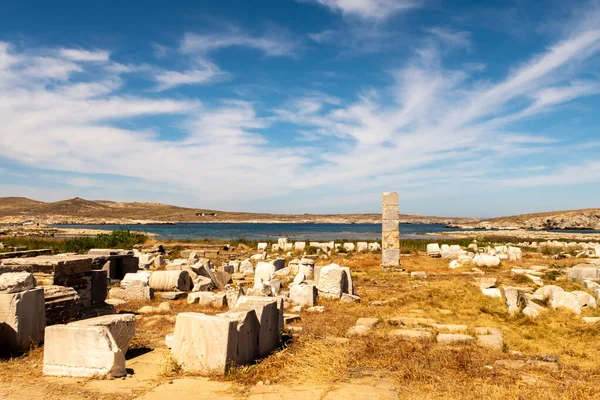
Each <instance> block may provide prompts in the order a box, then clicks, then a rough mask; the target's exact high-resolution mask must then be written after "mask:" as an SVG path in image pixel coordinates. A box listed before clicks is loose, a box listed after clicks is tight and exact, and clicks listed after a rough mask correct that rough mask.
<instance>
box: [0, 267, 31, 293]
mask: <svg viewBox="0 0 600 400" xmlns="http://www.w3.org/2000/svg"><path fill="white" fill-rule="evenodd" d="M35 285H36V282H35V278H34V277H33V274H32V273H31V272H26V271H22V272H6V273H4V274H0V293H19V292H24V291H26V290H30V289H33V288H34V287H35Z"/></svg>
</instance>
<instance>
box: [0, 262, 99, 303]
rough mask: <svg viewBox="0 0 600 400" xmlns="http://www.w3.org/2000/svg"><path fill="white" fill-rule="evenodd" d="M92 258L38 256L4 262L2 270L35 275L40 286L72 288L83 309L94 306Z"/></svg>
mask: <svg viewBox="0 0 600 400" xmlns="http://www.w3.org/2000/svg"><path fill="white" fill-rule="evenodd" d="M91 257H92V256H80V255H65V256H38V257H30V258H11V259H5V260H2V268H3V269H8V270H11V271H12V272H16V271H27V272H31V273H33V275H34V277H35V280H36V283H37V284H38V285H43V286H46V285H57V286H66V287H71V288H73V289H75V290H76V291H77V294H78V295H79V299H80V300H79V301H80V303H81V307H82V308H87V307H90V306H91V304H92V272H91V271H92V258H91Z"/></svg>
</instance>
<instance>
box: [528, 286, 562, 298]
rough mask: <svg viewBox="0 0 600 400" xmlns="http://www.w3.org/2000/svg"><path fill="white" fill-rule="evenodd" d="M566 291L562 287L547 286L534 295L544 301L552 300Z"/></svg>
mask: <svg viewBox="0 0 600 400" xmlns="http://www.w3.org/2000/svg"><path fill="white" fill-rule="evenodd" d="M564 291H565V290H564V289H563V288H561V287H560V286H555V285H546V286H543V287H541V288H539V289H537V290H536V291H535V292H534V293H533V295H534V296H540V297H541V298H542V299H551V298H552V297H554V295H555V294H557V293H563V292H564Z"/></svg>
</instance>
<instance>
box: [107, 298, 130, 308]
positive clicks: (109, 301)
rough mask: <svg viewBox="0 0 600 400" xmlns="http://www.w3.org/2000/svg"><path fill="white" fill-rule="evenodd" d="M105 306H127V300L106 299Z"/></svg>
mask: <svg viewBox="0 0 600 400" xmlns="http://www.w3.org/2000/svg"><path fill="white" fill-rule="evenodd" d="M106 304H110V305H111V306H123V305H125V304H127V300H121V299H106Z"/></svg>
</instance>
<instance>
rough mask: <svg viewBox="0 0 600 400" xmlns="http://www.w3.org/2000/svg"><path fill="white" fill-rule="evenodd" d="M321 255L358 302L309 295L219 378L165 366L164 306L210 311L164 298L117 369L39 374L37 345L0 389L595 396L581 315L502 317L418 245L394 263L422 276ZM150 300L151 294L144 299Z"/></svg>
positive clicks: (167, 317) (375, 261) (467, 278)
mask: <svg viewBox="0 0 600 400" xmlns="http://www.w3.org/2000/svg"><path fill="white" fill-rule="evenodd" d="M331 261H333V262H336V263H339V264H340V265H345V266H348V267H350V268H351V270H352V274H353V276H354V282H355V286H356V291H357V294H358V295H359V296H360V297H361V302H360V303H353V304H347V303H342V302H339V301H334V300H320V301H319V304H321V305H323V306H324V307H325V311H324V312H323V313H318V312H317V313H311V312H307V311H303V312H302V313H301V321H299V322H294V323H292V324H290V325H288V331H289V332H291V337H290V339H289V341H288V342H287V344H286V345H285V346H284V347H283V348H282V349H280V350H277V351H276V352H274V353H273V354H272V355H270V356H268V357H267V358H265V359H263V360H261V361H260V362H258V363H257V364H256V365H254V366H250V367H241V368H239V369H237V370H235V371H232V372H231V373H230V374H228V375H226V376H224V377H217V376H213V377H201V376H197V375H193V374H184V373H181V372H179V371H177V370H176V366H175V365H174V364H173V362H172V359H171V358H170V356H169V351H168V349H167V348H166V346H165V343H164V338H165V334H167V333H169V332H172V331H173V327H174V322H175V315H176V314H177V313H180V312H184V311H196V312H203V313H207V314H215V313H218V312H221V311H219V310H218V309H214V308H210V307H208V308H207V307H201V306H199V305H197V304H196V305H190V304H187V302H186V301H185V300H176V301H170V303H171V306H172V310H171V311H169V312H167V313H162V314H156V315H137V317H136V325H137V327H136V334H135V336H134V338H133V342H132V346H131V349H130V351H129V352H128V357H127V358H128V360H127V367H128V371H129V374H128V376H127V377H126V378H122V379H114V380H96V379H88V378H56V377H45V376H43V375H42V373H41V366H42V364H43V360H42V355H43V354H42V353H43V351H42V349H41V348H37V349H34V350H33V351H31V352H30V353H29V354H27V355H24V356H22V357H20V358H15V359H8V360H4V361H0V376H2V383H1V384H0V397H1V398H5V399H20V398H22V396H23V393H25V392H26V393H27V396H33V397H36V398H44V399H49V400H59V399H60V400H66V399H80V398H88V399H133V398H136V399H145V400H153V399H171V398H177V399H181V400H186V399H231V398H240V399H265V400H266V399H283V398H285V399H307V398H315V399H316V398H320V399H329V400H332V399H344V400H346V399H364V398H376V399H441V398H444V399H502V400H505V399H528V400H536V399H549V398H552V399H554V398H556V399H558V398H560V399H594V398H598V397H597V395H598V385H600V368H599V366H598V363H597V360H598V357H600V348H599V347H598V346H597V343H598V335H599V334H600V324H599V323H596V324H585V323H584V322H583V321H582V320H581V317H580V316H576V315H573V314H572V313H570V312H568V311H562V310H561V311H550V312H547V313H545V314H543V315H542V316H540V317H539V318H537V319H530V318H527V317H524V316H522V315H518V316H510V315H509V314H508V313H507V311H506V307H505V305H504V303H503V301H502V299H498V298H490V297H486V296H484V295H482V293H481V291H480V290H479V288H478V287H477V286H476V285H475V284H474V277H475V276H477V275H473V273H472V272H471V271H470V268H461V269H457V270H449V269H448V260H443V259H431V258H429V257H427V256H426V255H425V254H423V253H420V252H414V253H413V254H411V255H410V256H406V257H402V265H403V267H404V268H405V269H406V271H407V272H411V271H424V272H425V273H426V274H427V279H424V280H418V279H412V278H411V277H410V275H409V274H408V273H401V272H384V271H381V270H380V268H379V265H380V262H381V260H380V256H379V255H378V254H356V255H353V256H344V255H338V256H334V258H333V259H332V260H331ZM319 262H320V263H322V264H327V263H329V261H325V260H323V261H319ZM577 262H580V261H579V260H577V261H576V260H574V259H572V260H562V261H559V262H558V263H557V262H555V261H552V260H551V259H550V258H548V257H547V256H543V255H541V254H539V253H538V254H535V253H532V254H527V255H526V256H525V257H524V259H523V260H521V261H511V262H508V261H507V262H505V263H503V264H502V266H501V267H498V268H491V269H486V270H485V275H486V276H493V277H496V278H498V280H499V282H500V283H501V284H502V285H506V286H508V285H515V286H520V287H527V286H529V287H532V288H535V286H534V285H533V283H532V282H530V281H528V280H523V278H522V277H519V276H516V275H514V274H511V268H515V267H523V268H526V267H530V266H533V265H548V264H551V263H554V264H556V265H557V266H556V268H561V269H562V268H566V267H569V266H572V265H574V264H576V263H577ZM550 278H551V277H550V276H548V277H545V278H544V280H549V279H550ZM554 279H556V280H555V281H553V282H551V283H552V284H553V285H558V286H561V287H563V288H565V289H568V290H575V289H579V290H582V287H581V285H580V284H579V283H573V282H569V281H567V280H565V279H564V278H560V277H558V278H556V277H554ZM548 282H549V281H548ZM549 283H550V282H549ZM161 301H162V300H160V296H156V298H155V300H154V301H153V302H152V303H151V304H154V305H157V304H158V303H160V302H161ZM382 302H383V304H382ZM145 304H147V303H145ZM141 305H144V304H142V303H136V302H134V301H131V302H129V303H128V304H126V305H123V306H120V307H119V311H121V312H123V311H126V312H136V310H137V309H138V308H139V307H140V306H141ZM582 315H583V316H600V312H599V311H598V310H586V311H585V312H584V314H582ZM362 317H374V318H377V319H378V320H379V321H380V323H379V324H378V325H377V326H376V327H375V328H374V329H373V330H371V331H370V332H369V333H368V334H366V335H363V336H348V335H347V331H348V329H349V328H351V327H352V326H354V324H355V323H356V321H357V319H358V318H362ZM394 317H400V319H402V318H425V319H433V320H435V321H437V322H439V323H442V324H453V325H456V324H463V325H466V326H467V327H468V330H469V331H473V330H474V329H475V328H476V327H481V326H485V327H492V328H499V329H500V330H501V331H502V333H503V335H504V345H503V347H502V348H501V349H497V350H493V349H486V348H483V347H479V346H478V345H476V344H475V343H471V344H453V345H445V344H440V343H436V342H435V341H434V340H431V339H419V340H409V339H403V338H402V337H399V336H397V335H396V334H394V332H395V331H394V330H395V329H398V328H399V326H398V325H397V324H398V322H394V323H392V321H397V320H398V318H396V319H394ZM401 325H402V324H401ZM448 326H451V325H448ZM299 328H301V329H299ZM439 329H441V331H443V329H444V328H439Z"/></svg>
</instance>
